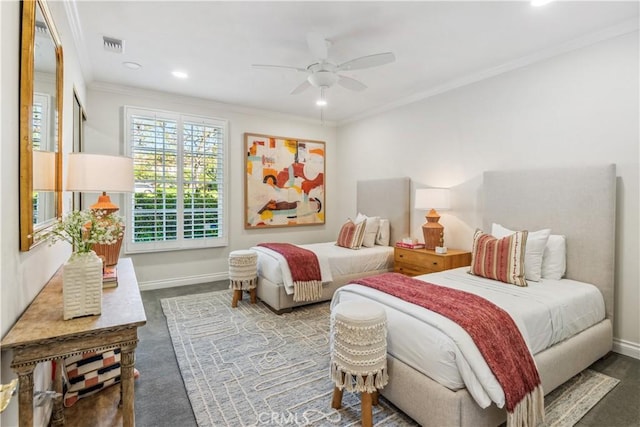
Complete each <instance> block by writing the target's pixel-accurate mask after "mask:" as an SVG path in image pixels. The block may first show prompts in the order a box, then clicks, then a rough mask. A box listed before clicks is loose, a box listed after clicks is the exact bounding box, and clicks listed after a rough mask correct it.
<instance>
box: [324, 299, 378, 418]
mask: <svg viewBox="0 0 640 427" xmlns="http://www.w3.org/2000/svg"><path fill="white" fill-rule="evenodd" d="M331 379H332V380H333V382H334V383H335V388H334V389H333V400H332V402H331V407H332V408H335V409H340V407H341V406H342V391H343V389H346V390H347V391H356V392H360V396H361V412H362V415H361V417H362V426H363V427H369V426H371V425H373V412H372V407H371V406H372V405H377V404H378V390H380V389H382V388H383V387H384V386H385V385H387V383H388V382H389V376H388V374H387V316H386V313H385V311H384V308H382V306H381V305H379V304H376V303H374V302H366V301H345V302H341V303H339V304H338V305H336V306H335V307H334V308H333V310H332V311H331Z"/></svg>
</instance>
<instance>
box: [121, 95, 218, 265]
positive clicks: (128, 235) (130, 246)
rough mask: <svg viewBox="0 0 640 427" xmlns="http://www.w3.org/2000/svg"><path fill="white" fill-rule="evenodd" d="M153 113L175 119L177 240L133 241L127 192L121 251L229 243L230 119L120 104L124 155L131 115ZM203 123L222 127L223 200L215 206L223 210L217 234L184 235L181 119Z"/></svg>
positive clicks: (130, 147)
mask: <svg viewBox="0 0 640 427" xmlns="http://www.w3.org/2000/svg"><path fill="white" fill-rule="evenodd" d="M134 115H137V116H144V117H155V118H158V119H162V120H174V121H175V122H176V133H177V142H176V144H177V159H176V164H177V165H179V166H178V172H177V182H176V185H177V196H176V197H177V200H178V201H177V206H176V214H177V215H178V217H179V220H178V223H177V225H176V226H177V232H178V236H177V238H176V240H165V241H153V242H134V241H133V228H134V227H133V209H134V202H135V192H132V193H128V194H127V195H126V197H125V203H124V216H125V222H126V228H125V240H124V252H125V254H135V253H152V252H164V251H180V250H190V249H203V248H215V247H224V246H228V244H229V213H228V212H229V209H228V204H229V135H228V132H229V121H228V120H227V119H222V118H217V117H206V116H200V115H195V114H184V113H177V112H172V111H166V110H159V109H155V108H145V107H135V106H124V107H123V116H124V117H123V120H122V123H123V131H122V133H123V141H124V152H125V155H127V156H129V157H131V158H133V155H134V150H133V143H132V142H133V138H132V133H131V129H132V128H131V125H132V116H134ZM185 122H189V123H202V124H205V125H211V126H216V127H220V128H222V129H223V133H224V135H223V138H222V168H223V171H222V181H223V182H222V183H220V184H219V187H221V188H222V203H219V204H218V208H219V209H220V210H221V212H222V215H221V216H222V221H221V226H220V227H219V228H218V230H219V231H218V232H219V235H218V237H205V238H190V239H186V238H184V222H185V208H184V207H185V206H184V202H185V197H184V194H185V192H184V187H185V185H184V167H185V165H184V163H183V162H184V138H183V135H184V123H185Z"/></svg>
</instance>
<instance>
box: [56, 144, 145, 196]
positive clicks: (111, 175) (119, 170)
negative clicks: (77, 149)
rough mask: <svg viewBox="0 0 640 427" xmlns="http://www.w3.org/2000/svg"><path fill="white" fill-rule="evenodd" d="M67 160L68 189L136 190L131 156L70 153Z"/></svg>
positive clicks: (95, 190)
mask: <svg viewBox="0 0 640 427" xmlns="http://www.w3.org/2000/svg"><path fill="white" fill-rule="evenodd" d="M67 162H68V163H67V182H66V186H65V190H67V191H82V192H87V193H103V192H106V191H108V192H111V193H131V192H133V190H134V177H133V159H132V158H130V157H123V156H109V155H105V154H88V153H69V155H68V158H67Z"/></svg>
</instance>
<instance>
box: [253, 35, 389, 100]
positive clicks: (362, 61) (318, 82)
mask: <svg viewBox="0 0 640 427" xmlns="http://www.w3.org/2000/svg"><path fill="white" fill-rule="evenodd" d="M307 45H308V47H309V51H310V52H311V54H312V55H313V56H314V57H315V58H316V59H317V61H316V62H314V63H312V64H311V65H309V66H307V67H306V68H300V67H293V66H288V65H264V64H254V65H253V67H254V68H264V69H278V68H279V69H282V68H284V69H289V70H295V71H298V72H304V73H307V74H308V76H307V78H306V80H305V81H303V82H302V83H300V84H299V85H298V86H296V87H295V88H294V89H293V90H292V91H291V95H297V94H299V93H302V92H304V91H305V90H307V89H308V88H310V87H312V86H313V87H317V88H320V99H319V100H318V101H317V102H316V104H317V105H321V106H324V105H326V104H327V102H326V98H325V90H326V89H328V88H330V87H332V86H333V85H335V84H336V83H338V84H339V85H340V86H342V87H344V88H345V89H349V90H353V91H362V90H365V89H366V88H367V85H365V84H364V83H362V82H360V81H358V80H356V79H354V78H352V77H348V76H345V75H341V74H338V73H339V72H340V71H351V70H362V69H364V68H372V67H378V66H380V65H384V64H389V63H391V62H393V61H395V59H396V57H395V55H394V54H393V53H392V52H384V53H377V54H373V55H366V56H361V57H358V58H355V59H352V60H350V61H347V62H344V63H342V64H339V65H336V64H335V63H333V62H331V61H328V48H329V46H330V45H331V43H330V42H329V41H328V40H326V39H325V38H324V37H323V36H322V35H320V34H318V33H308V34H307Z"/></svg>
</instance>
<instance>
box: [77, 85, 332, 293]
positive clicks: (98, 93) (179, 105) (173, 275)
mask: <svg viewBox="0 0 640 427" xmlns="http://www.w3.org/2000/svg"><path fill="white" fill-rule="evenodd" d="M124 105H130V106H136V107H150V108H156V109H161V110H167V111H174V112H181V113H190V114H197V115H203V116H208V117H219V118H224V119H228V120H229V172H230V173H229V180H230V183H229V194H230V200H229V212H228V215H229V220H230V224H229V246H228V247H223V248H210V249H194V250H187V251H172V252H156V253H149V254H135V255H132V256H131V258H132V260H133V263H134V265H135V268H136V274H137V276H138V281H139V283H140V287H141V288H142V289H151V288H158V287H166V286H177V285H185V284H194V283H203V282H207V281H212V280H221V279H226V278H227V277H228V269H229V268H228V261H227V260H228V255H229V252H230V251H232V250H236V249H246V248H249V247H250V246H253V245H255V244H256V243H259V242H262V241H289V242H293V243H310V242H317V241H323V240H331V239H332V236H333V232H334V231H335V230H336V229H337V228H338V227H339V224H338V222H337V221H338V220H339V217H338V216H336V215H335V214H334V210H335V209H336V203H335V199H336V194H337V193H338V191H339V190H338V187H337V182H338V181H337V180H338V170H337V168H336V166H337V164H338V161H337V148H336V144H335V139H336V138H335V128H334V127H332V126H328V125H327V126H321V125H320V124H318V123H317V122H313V121H310V120H301V119H299V118H298V119H296V118H291V117H287V116H283V115H277V114H273V113H266V112H259V111H258V112H256V111H252V110H248V109H242V108H238V107H234V106H231V105H224V104H220V103H215V102H212V101H206V100H202V99H197V98H191V97H183V96H176V95H172V94H166V93H161V92H155V91H148V90H142V89H134V88H125V87H120V86H111V85H105V84H101V85H94V86H90V88H89V91H88V103H87V106H86V109H87V123H86V132H85V150H86V151H87V152H93V153H104V154H122V153H123V152H124V150H123V146H122V140H123V138H122V128H121V117H122V107H123V106H124ZM244 132H252V133H261V134H269V135H276V136H284V137H292V138H304V139H313V140H320V141H325V142H326V151H327V153H326V156H327V157H326V162H325V165H326V177H327V190H326V200H325V206H326V209H327V212H328V215H327V219H326V224H325V225H319V226H308V227H307V226H305V227H293V228H285V229H283V228H275V229H271V230H245V229H244V208H243V205H244V153H245V151H244V150H245V149H244ZM112 199H113V201H114V203H116V204H117V205H119V206H122V205H123V198H122V197H119V196H118V197H113V196H112ZM93 200H95V197H93V199H91V198H88V200H87V203H89V204H91V203H93ZM124 256H128V255H124Z"/></svg>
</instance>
